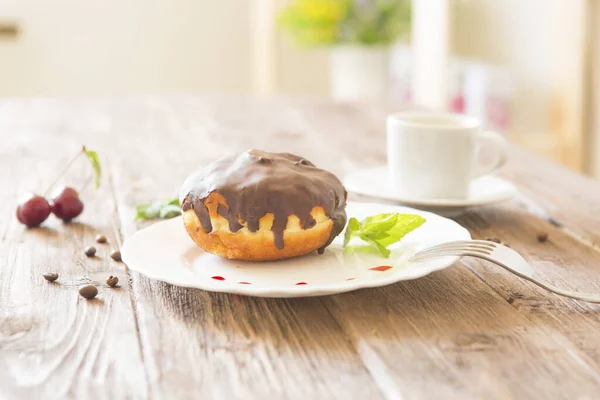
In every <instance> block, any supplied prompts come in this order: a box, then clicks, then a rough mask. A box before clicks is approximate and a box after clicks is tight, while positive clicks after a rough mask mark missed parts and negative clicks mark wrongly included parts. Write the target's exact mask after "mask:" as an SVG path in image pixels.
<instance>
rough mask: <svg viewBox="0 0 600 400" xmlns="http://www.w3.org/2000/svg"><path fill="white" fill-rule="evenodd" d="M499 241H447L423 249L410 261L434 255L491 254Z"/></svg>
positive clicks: (475, 255) (476, 255)
mask: <svg viewBox="0 0 600 400" xmlns="http://www.w3.org/2000/svg"><path fill="white" fill-rule="evenodd" d="M496 247H497V243H494V242H488V241H484V240H461V241H455V242H446V243H441V244H439V245H436V246H433V247H430V248H428V249H425V250H422V251H420V252H418V253H416V254H415V255H413V256H412V257H411V258H410V259H409V261H419V260H424V259H428V258H434V257H444V256H462V255H471V256H474V257H478V256H482V255H490V254H491V253H492V252H493V251H494V250H495V249H496Z"/></svg>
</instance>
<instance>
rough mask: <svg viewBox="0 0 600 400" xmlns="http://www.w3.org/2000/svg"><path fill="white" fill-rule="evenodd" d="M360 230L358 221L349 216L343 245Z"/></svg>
mask: <svg viewBox="0 0 600 400" xmlns="http://www.w3.org/2000/svg"><path fill="white" fill-rule="evenodd" d="M359 230H360V223H359V222H358V220H357V219H356V218H350V220H349V221H348V226H347V227H346V233H345V234H344V247H346V246H347V245H348V243H350V241H351V240H352V238H353V237H354V236H356V234H357V233H358V231H359Z"/></svg>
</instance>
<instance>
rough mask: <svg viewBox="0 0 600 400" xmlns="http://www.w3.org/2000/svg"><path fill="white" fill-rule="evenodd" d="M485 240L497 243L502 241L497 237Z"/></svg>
mask: <svg viewBox="0 0 600 400" xmlns="http://www.w3.org/2000/svg"><path fill="white" fill-rule="evenodd" d="M485 240H487V241H488V242H494V243H498V244H500V243H502V240H500V239H498V238H497V237H489V238H487V239H485Z"/></svg>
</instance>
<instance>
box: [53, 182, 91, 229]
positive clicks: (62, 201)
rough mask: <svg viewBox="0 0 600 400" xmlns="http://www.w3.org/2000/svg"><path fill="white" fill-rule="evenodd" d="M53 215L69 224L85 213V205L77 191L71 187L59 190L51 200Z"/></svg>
mask: <svg viewBox="0 0 600 400" xmlns="http://www.w3.org/2000/svg"><path fill="white" fill-rule="evenodd" d="M50 209H51V210H52V213H53V214H54V215H56V216H57V217H58V218H60V219H62V220H63V221H65V222H69V221H70V220H72V219H73V218H75V217H77V216H78V215H79V214H81V213H82V211H83V203H82V202H81V200H80V199H79V194H78V193H77V191H76V190H75V189H73V188H70V187H65V188H62V189H60V190H58V191H57V192H56V193H55V194H54V196H52V199H51V200H50Z"/></svg>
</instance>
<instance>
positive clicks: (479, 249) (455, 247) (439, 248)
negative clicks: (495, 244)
mask: <svg viewBox="0 0 600 400" xmlns="http://www.w3.org/2000/svg"><path fill="white" fill-rule="evenodd" d="M467 250H468V251H474V252H478V253H482V254H491V253H492V252H493V251H494V248H491V247H487V246H481V245H471V244H468V245H467V244H464V245H460V244H452V245H444V246H435V247H431V248H429V249H425V250H422V251H420V252H418V253H416V254H415V256H417V255H422V254H429V253H437V252H446V251H467Z"/></svg>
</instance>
